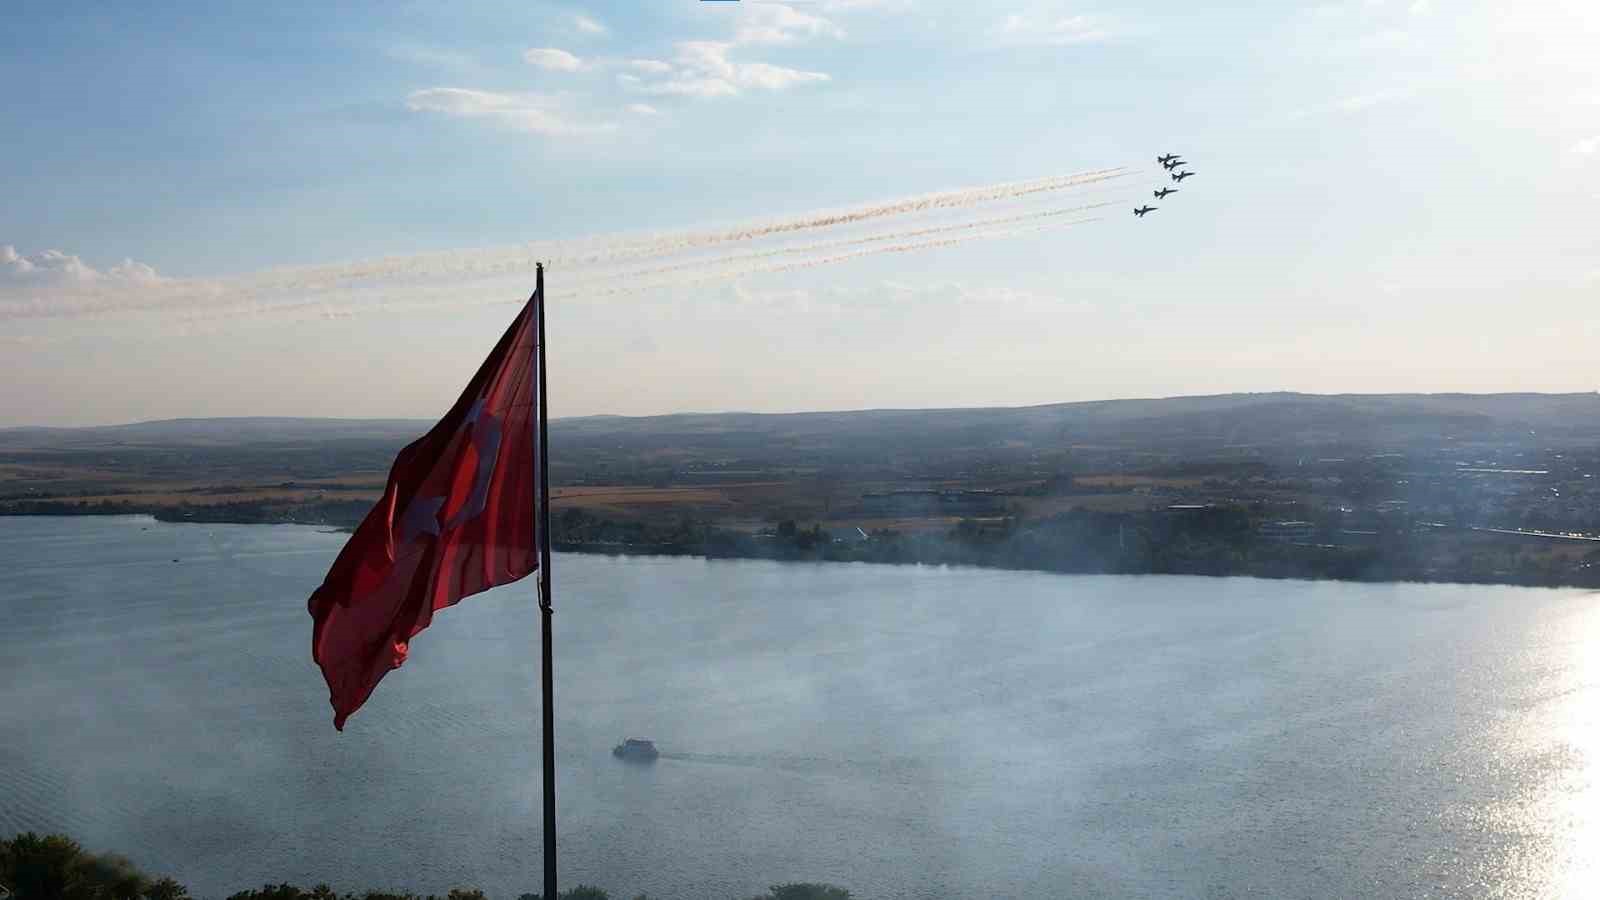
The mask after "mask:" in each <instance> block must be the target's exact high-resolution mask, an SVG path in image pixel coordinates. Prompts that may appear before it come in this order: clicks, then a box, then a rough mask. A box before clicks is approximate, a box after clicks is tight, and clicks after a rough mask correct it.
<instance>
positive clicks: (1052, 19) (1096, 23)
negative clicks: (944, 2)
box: [989, 9, 1116, 47]
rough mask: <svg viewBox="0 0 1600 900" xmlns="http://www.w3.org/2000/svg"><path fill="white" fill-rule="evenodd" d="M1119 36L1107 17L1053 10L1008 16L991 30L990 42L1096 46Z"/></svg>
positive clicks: (1016, 13)
mask: <svg viewBox="0 0 1600 900" xmlns="http://www.w3.org/2000/svg"><path fill="white" fill-rule="evenodd" d="M1115 36H1116V28H1115V27H1114V26H1113V24H1112V23H1111V21H1110V20H1108V19H1107V18H1106V17H1104V16H1099V15H1088V14H1084V13H1066V12H1061V11H1058V10H1053V9H1033V10H1026V11H1023V12H1013V13H1008V14H1007V15H1006V16H1005V18H1003V19H1001V20H1000V21H999V22H997V23H995V24H994V25H993V26H992V27H991V28H990V29H989V37H990V39H991V40H993V41H994V42H995V43H998V44H1002V45H1006V46H1018V45H1036V46H1053V47H1066V46H1071V45H1074V44H1096V43H1100V42H1102V41H1107V40H1110V39H1111V38H1113V37H1115Z"/></svg>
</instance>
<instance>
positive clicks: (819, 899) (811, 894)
mask: <svg viewBox="0 0 1600 900" xmlns="http://www.w3.org/2000/svg"><path fill="white" fill-rule="evenodd" d="M8 895H9V900H195V898H192V897H191V896H190V894H189V889H188V888H187V887H185V886H184V885H182V884H179V883H178V882H177V881H175V880H174V879H172V878H167V877H161V878H157V877H154V876H152V875H149V874H147V873H145V872H144V871H142V870H141V869H139V867H138V866H135V865H134V864H133V863H132V862H131V861H130V860H128V858H127V857H125V856H120V855H118V854H115V853H92V852H90V851H88V850H85V849H84V848H83V846H82V845H80V844H79V843H78V842H77V841H74V840H73V839H72V838H70V837H68V836H66V835H64V834H47V835H43V836H41V835H38V834H36V833H34V832H31V831H29V832H24V833H22V834H18V835H17V836H16V837H13V838H11V839H10V840H0V898H6V897H7V896H8ZM610 897H611V895H610V894H609V893H607V892H606V891H604V890H602V889H601V888H597V887H591V886H588V885H579V886H577V887H575V888H571V889H569V890H565V891H562V892H561V893H560V894H558V895H557V900H610ZM227 900H488V898H487V897H485V895H484V893H483V891H480V890H477V889H476V888H455V889H452V890H451V891H450V892H449V893H447V894H445V895H444V896H443V897H440V896H439V895H437V894H428V895H426V896H424V895H420V894H413V893H409V892H396V891H382V890H367V891H358V892H346V893H343V894H341V893H338V892H336V891H334V890H333V889H332V888H330V887H328V886H327V885H325V884H319V885H316V886H314V887H311V888H301V887H298V886H296V885H292V884H287V883H284V884H267V885H263V886H261V887H260V888H252V889H249V890H243V891H236V892H234V893H232V894H229V895H228V896H227ZM517 900H541V897H540V895H539V894H521V895H519V896H518V897H517ZM634 900H649V898H648V897H647V896H645V895H644V894H639V895H637V896H635V897H634ZM750 900H851V894H850V892H849V891H847V890H845V889H844V888H841V887H835V886H833V885H828V884H815V883H793V884H778V885H773V886H772V887H771V888H770V889H769V890H768V891H767V893H765V894H760V895H758V896H756V897H752V898H750Z"/></svg>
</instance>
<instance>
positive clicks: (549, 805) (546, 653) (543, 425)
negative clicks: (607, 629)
mask: <svg viewBox="0 0 1600 900" xmlns="http://www.w3.org/2000/svg"><path fill="white" fill-rule="evenodd" d="M534 271H535V272H536V273H537V275H536V278H537V280H536V281H535V283H534V295H535V296H536V297H538V306H537V307H536V309H535V312H534V314H535V315H536V316H538V322H537V323H536V324H537V326H538V329H539V332H538V335H537V340H536V341H535V344H534V346H535V348H536V350H537V352H538V354H539V512H538V516H539V518H538V526H539V528H538V531H539V618H540V620H541V622H542V624H543V629H542V632H543V633H542V650H543V655H542V670H541V676H540V677H541V681H542V683H543V687H544V897H545V900H555V896H556V742H555V701H554V699H553V697H554V692H553V690H552V688H553V682H554V671H555V670H554V667H553V666H552V664H551V643H550V616H551V614H552V613H554V612H555V608H554V607H553V606H552V605H551V603H550V415H549V410H550V391H549V389H548V386H547V384H546V382H547V378H546V371H547V370H546V367H545V360H544V357H545V351H546V349H547V348H548V347H549V342H548V341H546V340H545V334H544V263H538V264H537V265H536V266H535V267H534Z"/></svg>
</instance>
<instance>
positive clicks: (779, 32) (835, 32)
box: [733, 4, 844, 44]
mask: <svg viewBox="0 0 1600 900" xmlns="http://www.w3.org/2000/svg"><path fill="white" fill-rule="evenodd" d="M741 12H742V15H741V17H740V20H739V27H738V30H737V31H735V32H734V37H733V42H734V43H736V44H789V43H793V42H795V41H799V40H803V39H806V38H816V37H832V38H842V37H844V29H842V28H840V27H839V26H838V25H836V24H834V23H833V21H831V20H829V19H827V18H824V17H822V16H818V15H813V14H811V13H807V12H801V11H800V10H797V9H795V8H794V7H791V6H783V5H781V4H769V5H761V6H754V5H752V6H747V7H745V8H744V9H743V10H742V11H741Z"/></svg>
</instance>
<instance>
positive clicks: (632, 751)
mask: <svg viewBox="0 0 1600 900" xmlns="http://www.w3.org/2000/svg"><path fill="white" fill-rule="evenodd" d="M611 755H612V756H615V757H616V758H617V759H624V760H629V761H631V762H654V761H655V758H656V757H658V756H660V755H661V752H660V751H659V750H657V749H656V745H655V744H654V743H652V742H650V741H647V740H644V739H642V738H626V739H624V740H623V742H622V743H620V744H618V745H616V746H615V747H612V748H611Z"/></svg>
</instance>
